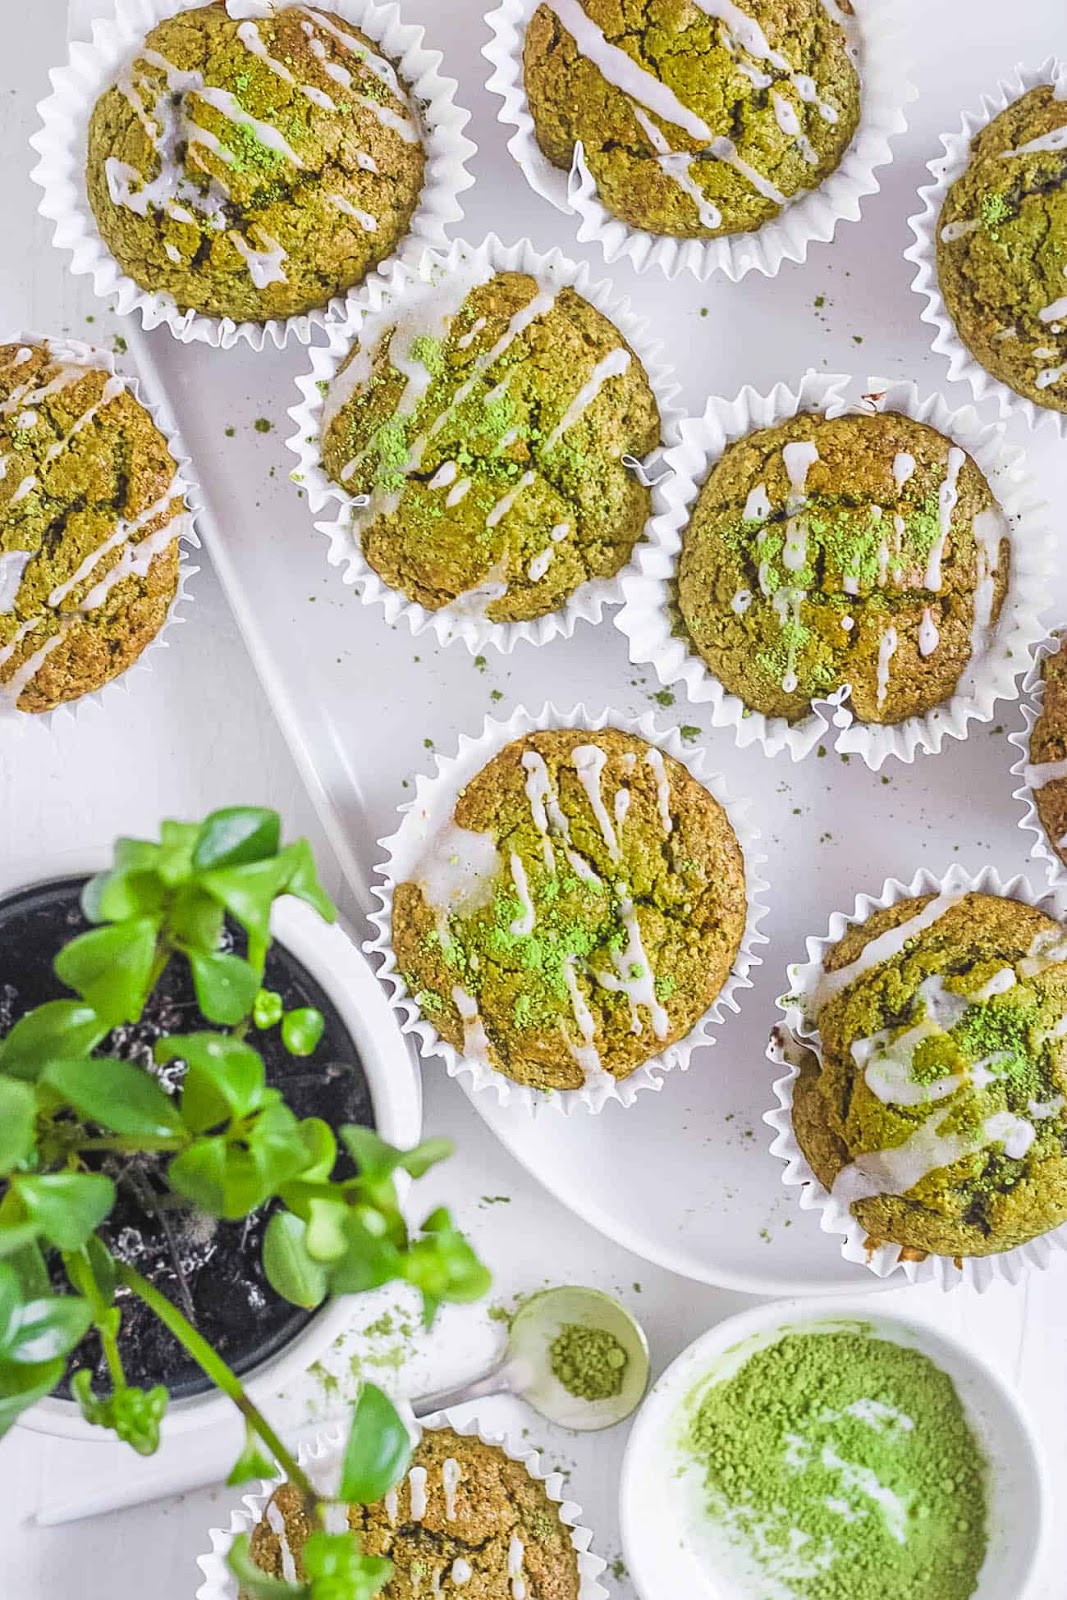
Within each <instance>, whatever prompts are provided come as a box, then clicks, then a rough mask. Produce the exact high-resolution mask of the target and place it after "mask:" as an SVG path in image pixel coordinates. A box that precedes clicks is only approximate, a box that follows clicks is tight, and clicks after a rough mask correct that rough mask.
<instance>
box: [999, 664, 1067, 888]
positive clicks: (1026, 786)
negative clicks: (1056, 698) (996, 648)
mask: <svg viewBox="0 0 1067 1600" xmlns="http://www.w3.org/2000/svg"><path fill="white" fill-rule="evenodd" d="M1059 648H1060V640H1059V638H1049V639H1046V640H1045V641H1044V643H1043V644H1041V645H1040V646H1039V647H1038V651H1037V656H1036V658H1035V660H1034V664H1033V666H1032V667H1031V668H1030V671H1029V672H1028V673H1027V674H1026V677H1025V678H1024V679H1023V696H1024V698H1023V700H1022V702H1021V710H1022V718H1023V722H1022V727H1021V728H1016V729H1015V730H1014V731H1013V732H1012V733H1009V734H1008V742H1009V744H1013V745H1014V746H1015V748H1016V750H1018V751H1019V759H1018V760H1017V761H1016V762H1015V763H1014V764H1013V766H1012V768H1011V775H1012V777H1013V778H1018V780H1019V787H1018V788H1017V789H1016V790H1014V791H1013V793H1012V799H1013V800H1018V801H1019V802H1020V803H1021V805H1022V807H1023V815H1022V817H1021V818H1020V819H1019V827H1020V828H1022V829H1023V831H1024V832H1025V833H1032V834H1033V836H1034V837H1033V839H1032V840H1027V844H1028V845H1029V849H1030V855H1031V856H1032V858H1033V859H1034V860H1035V861H1040V862H1041V864H1042V867H1043V869H1044V872H1045V876H1046V878H1047V879H1048V881H1049V885H1050V886H1051V887H1052V888H1053V889H1056V890H1060V891H1063V890H1067V867H1065V866H1064V864H1063V862H1062V861H1061V860H1060V858H1059V856H1058V855H1057V854H1056V852H1055V850H1054V849H1053V847H1052V843H1051V841H1050V839H1049V837H1048V834H1047V833H1046V832H1045V827H1044V824H1043V823H1042V821H1041V818H1040V816H1039V815H1038V811H1037V800H1036V798H1035V794H1034V785H1033V781H1032V779H1033V772H1032V767H1031V762H1030V738H1031V735H1032V734H1033V731H1034V724H1035V723H1036V722H1037V720H1038V718H1039V717H1040V715H1041V707H1042V705H1043V703H1044V699H1045V680H1044V678H1043V677H1042V675H1041V674H1042V668H1043V667H1044V664H1045V662H1046V661H1047V659H1048V658H1049V656H1054V655H1055V654H1056V652H1057V651H1058V650H1059Z"/></svg>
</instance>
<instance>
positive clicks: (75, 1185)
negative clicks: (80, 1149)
mask: <svg viewBox="0 0 1067 1600" xmlns="http://www.w3.org/2000/svg"><path fill="white" fill-rule="evenodd" d="M11 1181H12V1186H13V1187H14V1188H15V1189H16V1191H17V1193H18V1197H19V1199H20V1200H21V1201H22V1204H23V1206H24V1207H25V1208H26V1214H27V1216H28V1218H29V1220H30V1221H31V1222H33V1223H34V1224H35V1225H36V1227H37V1228H38V1230H39V1231H40V1232H41V1233H43V1234H44V1236H45V1238H46V1239H47V1240H48V1242H49V1244H54V1245H55V1246H56V1248H57V1249H58V1250H80V1249H81V1247H82V1245H83V1244H84V1243H85V1242H86V1240H87V1239H88V1237H89V1235H90V1234H91V1233H94V1232H95V1231H96V1229H97V1228H98V1227H99V1225H100V1223H101V1222H103V1220H104V1218H105V1217H106V1216H107V1215H108V1213H109V1212H110V1210H111V1208H112V1206H113V1205H114V1204H115V1185H114V1184H113V1183H112V1181H111V1179H110V1178H108V1177H106V1176H105V1174H104V1173H102V1172H44V1173H39V1174H35V1175H33V1176H32V1177H29V1176H25V1175H21V1174H20V1176H19V1177H17V1178H14V1179H12V1180H11Z"/></svg>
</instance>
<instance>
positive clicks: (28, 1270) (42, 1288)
mask: <svg viewBox="0 0 1067 1600" xmlns="http://www.w3.org/2000/svg"><path fill="white" fill-rule="evenodd" d="M5 1259H6V1264H7V1265H8V1266H9V1267H10V1268H11V1269H12V1271H13V1272H14V1273H15V1276H16V1277H17V1278H18V1281H19V1287H20V1289H21V1291H22V1298H23V1299H24V1300H40V1299H43V1298H44V1296H45V1295H46V1294H49V1293H50V1292H51V1288H52V1280H51V1278H50V1277H49V1276H48V1267H47V1265H46V1263H45V1259H44V1253H43V1252H42V1250H41V1247H40V1245H38V1244H37V1243H33V1244H28V1245H24V1246H23V1247H22V1249H21V1250H11V1251H8V1252H7V1253H6V1258H5Z"/></svg>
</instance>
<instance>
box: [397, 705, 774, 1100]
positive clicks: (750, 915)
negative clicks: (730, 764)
mask: <svg viewBox="0 0 1067 1600" xmlns="http://www.w3.org/2000/svg"><path fill="white" fill-rule="evenodd" d="M605 727H611V728H617V729H618V730H619V731H620V732H623V733H631V734H636V735H638V736H639V737H640V738H642V739H646V740H648V742H649V743H650V744H654V745H658V746H659V748H660V749H661V750H665V751H666V752H667V754H668V755H671V756H674V758H675V759H676V760H677V761H680V762H681V763H682V765H683V766H684V767H686V768H687V770H688V771H689V772H690V773H692V775H693V777H694V778H696V780H697V782H698V783H700V784H701V785H702V786H703V787H704V788H705V789H706V790H707V791H708V793H709V794H711V795H713V796H714V798H715V799H716V800H717V801H718V802H719V804H720V805H721V806H722V807H723V809H724V810H725V811H726V813H727V816H728V818H729V821H730V825H731V827H732V828H733V830H734V833H735V835H736V837H737V840H738V843H739V844H740V846H741V850H742V853H743V855H744V862H745V892H746V899H747V913H746V918H745V931H744V935H743V937H742V940H741V946H740V949H739V950H738V953H737V957H736V959H735V961H734V965H733V969H732V971H731V973H730V976H729V977H728V978H727V980H726V982H725V983H724V985H723V987H722V989H721V990H720V992H719V994H718V995H717V997H716V999H715V1001H714V1003H713V1004H712V1005H711V1006H710V1007H709V1008H708V1010H707V1011H706V1012H705V1013H704V1015H703V1016H702V1017H701V1018H700V1019H699V1021H698V1022H697V1023H696V1024H695V1026H694V1027H693V1029H692V1030H691V1032H690V1033H688V1034H687V1035H686V1036H685V1038H684V1039H680V1040H679V1041H678V1042H677V1044H673V1045H671V1046H669V1047H668V1048H667V1049H666V1050H663V1051H661V1052H660V1053H659V1054H658V1055H656V1056H654V1057H653V1058H652V1059H651V1060H649V1061H646V1062H645V1063H644V1064H643V1065H642V1066H640V1067H638V1068H637V1070H636V1071H635V1072H632V1073H631V1074H630V1076H629V1077H628V1078H623V1079H621V1080H620V1079H612V1080H611V1081H610V1082H603V1083H600V1084H599V1085H596V1086H592V1085H588V1084H587V1085H585V1086H584V1087H582V1088H581V1089H563V1090H556V1091H553V1092H545V1091H542V1090H538V1089H532V1088H530V1087H529V1086H528V1085H526V1084H520V1083H514V1082H512V1080H511V1079H510V1078H507V1077H505V1075H504V1074H503V1073H502V1072H498V1071H496V1070H495V1069H494V1068H493V1067H491V1066H489V1065H488V1064H487V1063H485V1062H482V1061H477V1060H472V1059H470V1058H469V1057H467V1056H464V1055H461V1054H460V1052H459V1051H458V1050H456V1049H454V1047H453V1046H452V1045H450V1044H449V1043H448V1041H447V1040H445V1039H442V1038H441V1036H440V1034H439V1033H438V1032H437V1029H436V1028H435V1027H434V1026H433V1025H432V1023H430V1022H427V1021H426V1019H425V1018H424V1017H423V1015H422V1013H421V1012H420V1010H419V1008H418V1006H417V1005H416V1004H415V1001H414V998H413V997H412V995H411V994H410V993H409V991H408V988H407V985H406V984H405V982H404V979H403V977H402V976H401V974H400V971H399V969H398V967H397V963H396V957H395V955H394V953H393V948H392V942H391V933H392V915H393V896H394V894H395V891H396V886H397V884H398V883H403V882H405V881H406V880H407V879H409V878H410V876H411V874H412V872H413V871H414V870H415V869H416V866H417V864H418V862H419V861H420V860H421V858H422V856H423V854H424V852H425V850H426V848H427V846H428V845H429V844H430V842H431V841H432V840H433V838H434V837H435V835H436V834H437V833H438V832H439V830H440V829H441V828H442V827H444V826H445V825H446V824H447V823H448V822H449V821H450V819H451V817H452V813H453V809H454V807H455V802H456V797H457V795H458V794H459V792H460V790H461V789H462V788H463V787H464V785H465V784H466V783H468V782H469V781H470V780H471V779H472V778H473V777H474V776H475V775H476V774H477V773H479V772H480V771H481V770H482V768H483V767H484V766H485V765H486V764H487V763H488V762H489V761H490V760H491V759H492V758H493V756H495V755H496V754H497V752H498V751H500V750H502V749H503V748H504V746H505V745H507V744H510V743H511V742H512V740H514V739H520V738H522V737H523V736H524V735H525V734H528V733H534V732H538V731H543V730H545V729H548V728H581V729H584V730H587V731H588V732H590V733H593V732H597V731H598V730H599V729H601V728H605ZM434 762H435V765H436V769H437V770H436V771H435V772H434V773H433V774H432V775H431V776H427V775H425V774H419V775H417V776H416V779H415V797H414V799H413V800H409V801H408V802H407V803H406V804H405V805H403V806H401V807H400V813H401V817H402V821H401V824H400V827H399V828H398V829H397V831H396V833H394V834H392V835H391V836H390V837H389V838H387V839H382V840H381V841H380V843H381V846H382V849H383V850H385V852H386V858H385V861H384V862H383V864H382V865H381V866H380V867H379V869H378V871H379V875H380V876H381V878H382V879H384V882H381V883H376V884H375V885H374V893H375V895H376V896H377V898H378V900H379V901H380V902H381V909H380V910H378V911H375V912H372V913H371V918H370V920H371V922H372V923H373V924H374V926H375V928H376V929H377V934H376V936H375V938H373V939H371V940H370V941H369V942H368V943H367V945H366V946H365V949H366V951H367V953H368V954H373V955H376V956H377V957H378V976H379V978H381V979H382V981H383V983H384V984H385V986H386V988H387V990H388V993H389V999H390V1003H391V1004H392V1006H393V1009H394V1010H395V1011H396V1013H397V1016H398V1017H399V1019H400V1025H401V1027H402V1029H403V1030H404V1032H405V1033H411V1034H414V1035H415V1037H416V1038H417V1039H418V1041H419V1048H420V1050H421V1052H422V1053H423V1054H424V1055H435V1056H439V1057H440V1058H441V1059H442V1060H443V1061H444V1063H445V1068H446V1071H447V1072H448V1075H449V1077H450V1078H456V1077H460V1076H463V1077H466V1078H467V1080H468V1084H467V1085H465V1087H469V1088H470V1089H471V1090H479V1091H480V1090H487V1089H488V1090H492V1091H494V1092H495V1093H496V1095H497V1098H498V1100H499V1102H500V1104H501V1105H517V1106H520V1107H521V1108H522V1109H523V1110H524V1111H527V1112H529V1113H531V1114H534V1113H537V1112H540V1111H541V1110H543V1109H545V1108H554V1109H555V1110H556V1111H559V1112H562V1113H564V1115H570V1114H571V1113H572V1112H574V1111H575V1110H576V1109H577V1108H579V1107H580V1108H581V1109H582V1110H583V1111H585V1112H594V1113H595V1112H599V1111H602V1110H603V1108H604V1106H605V1105H607V1104H608V1103H610V1102H612V1101H615V1102H617V1103H618V1104H619V1105H622V1106H631V1105H633V1103H634V1101H635V1100H636V1099H637V1096H638V1095H639V1094H640V1093H641V1091H642V1090H647V1089H657V1090H658V1089H661V1088H662V1087H663V1077H664V1074H665V1073H667V1072H669V1071H671V1070H672V1069H673V1068H675V1067H677V1068H678V1069H680V1070H681V1071H684V1070H685V1069H686V1068H687V1067H688V1065H689V1062H690V1059H691V1057H692V1054H693V1051H694V1050H696V1049H697V1048H698V1047H699V1046H701V1045H708V1044H713V1043H714V1042H715V1029H716V1027H717V1026H718V1025H719V1024H720V1023H721V1022H722V1021H723V1020H724V1013H725V1012H726V1011H728V1010H729V1011H734V1012H736V1011H740V1009H741V1007H740V1002H739V1000H738V995H739V993H740V992H741V991H742V990H743V989H749V988H751V987H752V979H751V977H750V975H749V974H750V973H751V971H752V969H753V968H754V967H758V966H760V965H761V964H762V958H761V957H760V956H758V955H757V954H756V948H757V947H758V946H759V945H761V944H766V942H767V939H766V936H765V935H764V934H762V933H760V932H759V923H760V921H761V920H762V918H763V917H765V916H766V914H767V907H766V906H765V905H764V903H763V900H762V896H763V895H764V894H766V892H767V887H768V886H767V884H766V882H765V881H764V879H763V878H762V876H761V875H760V870H759V869H760V868H761V867H762V866H763V864H764V862H765V860H766V858H765V856H764V855H763V854H762V853H761V852H760V851H759V848H758V842H759V834H758V832H757V830H756V829H755V828H754V827H753V825H752V824H751V822H750V821H749V819H748V810H749V807H748V804H747V802H744V801H742V802H738V801H736V800H734V799H733V798H732V797H731V796H730V795H729V794H728V792H727V789H726V785H725V783H724V782H723V780H722V778H720V777H719V776H718V775H717V774H712V773H709V772H708V771H707V767H706V762H705V758H704V754H703V752H702V751H700V750H690V749H687V748H685V747H684V746H683V744H682V740H681V736H680V734H679V733H678V730H677V729H676V728H670V729H667V730H664V729H661V728H659V727H658V726H657V724H656V719H655V718H654V717H653V716H652V715H651V714H648V715H646V716H643V717H640V718H636V719H634V718H628V717H620V716H616V715H615V713H614V712H603V713H601V714H600V715H599V716H595V717H594V716H590V715H589V714H588V713H587V712H586V710H585V708H584V707H583V706H578V707H576V708H575V709H574V710H573V711H571V712H559V711H557V710H556V708H555V707H554V706H552V705H547V704H546V705H545V706H544V707H543V709H542V710H541V711H540V713H539V714H538V715H537V716H534V715H532V714H531V713H530V712H528V711H525V710H523V709H521V708H520V709H518V710H517V711H515V712H514V713H513V714H512V716H510V717H509V718H508V719H507V721H506V722H504V721H497V720H494V719H493V718H492V717H487V718H486V719H485V726H484V727H483V729H482V732H481V733H480V734H478V735H477V736H476V737H472V736H470V735H468V734H461V735H460V740H459V748H458V750H457V752H456V754H455V755H454V756H440V755H435V756H434Z"/></svg>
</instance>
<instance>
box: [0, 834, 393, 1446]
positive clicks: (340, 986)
mask: <svg viewBox="0 0 1067 1600" xmlns="http://www.w3.org/2000/svg"><path fill="white" fill-rule="evenodd" d="M109 859H110V858H109V855H108V854H107V853H106V852H104V851H102V850H85V851H79V852H74V851H69V850H68V851H62V852H57V853H56V854H55V855H51V856H47V857H38V858H34V859H31V860H22V861H12V862H0V897H3V896H7V895H9V894H13V893H14V892H15V891H17V890H19V889H26V888H31V887H32V886H33V885H34V884H39V883H48V882H51V881H53V880H55V879H57V878H75V877H84V876H86V875H87V874H91V873H94V872H99V871H101V870H102V868H104V867H105V866H107V865H108V862H109ZM271 932H272V934H273V935H274V937H275V939H276V940H277V942H278V943H279V944H281V945H284V946H285V948H286V949H287V950H288V951H289V952H290V953H291V954H292V955H294V956H295V957H296V958H297V960H298V961H300V962H301V963H302V964H303V965H304V966H305V967H306V968H307V969H308V971H309V972H310V973H311V975H312V977H314V978H315V979H316V981H317V982H318V983H319V984H321V986H322V988H323V989H324V990H325V991H326V994H327V995H328V996H329V998H330V1000H331V1001H332V1002H333V1004H334V1005H335V1006H336V1007H337V1011H338V1013H339V1015H340V1018H341V1021H342V1022H343V1023H344V1026H345V1028H346V1029H347V1031H348V1033H349V1034H350V1035H351V1038H352V1042H353V1044H354V1045H355V1047H356V1051H357V1053H358V1055H359V1059H360V1065H361V1066H362V1068H363V1071H364V1072H365V1074H366V1078H367V1085H368V1088H369V1089H370V1095H371V1101H372V1104H373V1106H374V1119H375V1123H376V1125H377V1130H378V1132H379V1133H380V1134H381V1136H382V1138H383V1139H386V1140H388V1141H389V1143H390V1144H396V1145H401V1146H409V1145H414V1144H417V1143H418V1141H419V1138H420V1136H421V1131H422V1083H421V1080H420V1078H419V1072H418V1068H417V1066H416V1065H415V1062H414V1059H413V1057H412V1055H411V1053H410V1051H409V1049H408V1046H407V1043H406V1042H405V1040H404V1037H403V1035H402V1033H401V1031H400V1026H399V1023H398V1021H397V1019H396V1018H395V1016H394V1015H393V1013H392V1011H391V1009H390V1007H389V1003H388V1001H387V1000H386V998H385V996H384V994H383V992H382V990H381V988H380V987H379V985H378V983H377V981H376V979H375V977H374V975H373V973H372V972H371V970H370V968H369V966H368V965H367V963H366V961H365V959H364V957H363V956H362V955H361V954H360V951H359V948H358V946H357V944H356V942H355V940H354V939H353V938H352V936H351V935H350V933H349V932H348V931H347V930H346V929H345V927H344V925H343V924H342V923H340V922H337V923H332V924H331V923H326V922H323V921H322V919H321V917H319V915H318V914H317V913H316V912H315V911H313V910H312V908H311V907H310V906H309V905H306V904H305V903H304V901H302V900H297V899H295V898H294V897H293V896H291V895H287V896H285V897H284V898H283V899H281V900H277V901H275V904H274V909H273V912H272V915H271ZM349 1317H350V1312H349V1308H348V1303H347V1300H346V1298H344V1297H342V1298H340V1299H338V1300H333V1301H329V1302H327V1304H326V1305H325V1306H324V1307H323V1309H322V1310H321V1311H320V1312H318V1313H317V1314H316V1315H315V1316H314V1317H313V1318H312V1319H311V1321H310V1322H309V1323H308V1324H307V1326H306V1327H304V1328H303V1329H301V1331H300V1332H299V1333H298V1334H297V1335H296V1336H295V1338H293V1339H292V1340H291V1341H290V1343H289V1344H287V1345H286V1346H285V1347H284V1348H283V1349H281V1350H278V1351H276V1352H275V1354H274V1355H272V1356H270V1357H268V1359H267V1360H265V1361H264V1362H263V1363H262V1364H261V1365H260V1366H258V1367H254V1368H253V1369H252V1370H251V1372H249V1373H248V1374H246V1375H245V1377H244V1379H243V1381H244V1384H245V1388H246V1389H247V1390H248V1393H249V1394H250V1395H251V1396H252V1399H253V1400H255V1401H256V1402H257V1403H259V1402H261V1401H263V1400H265V1399H269V1397H270V1396H271V1395H273V1394H276V1393H278V1391H279V1390H281V1389H283V1388H285V1387H286V1386H287V1385H288V1384H290V1383H291V1382H292V1381H293V1380H294V1379H295V1378H298V1377H299V1376H300V1374H301V1373H303V1372H304V1371H306V1369H307V1368H308V1367H309V1366H310V1365H311V1364H312V1362H314V1361H316V1360H318V1359H319V1358H320V1357H321V1356H323V1355H324V1354H325V1353H326V1351H327V1350H328V1349H329V1348H330V1346H331V1345H332V1344H333V1343H334V1341H335V1340H336V1339H337V1338H338V1337H339V1336H340V1335H341V1334H342V1333H343V1332H344V1330H345V1328H346V1327H347V1326H348V1322H349ZM232 1415H233V1404H232V1402H231V1401H229V1400H227V1399H226V1398H225V1396H224V1395H220V1394H217V1393H215V1392H214V1391H209V1392H208V1393H206V1394H203V1395H191V1396H188V1397H186V1398H184V1399H180V1400H173V1401H172V1402H171V1403H170V1405H169V1406H168V1407H167V1416H166V1421H165V1423H164V1437H171V1436H173V1435H175V1434H178V1433H190V1432H192V1431H193V1430H194V1429H198V1428H210V1427H213V1426H214V1425H215V1424H216V1423H219V1422H222V1421H225V1420H226V1419H227V1418H229V1417H232ZM19 1423H20V1425H21V1426H22V1427H24V1428H30V1429H32V1430H33V1431H34V1432H37V1433H51V1434H58V1435H60V1436H61V1437H63V1438H67V1439H81V1440H90V1441H94V1442H97V1443H100V1442H107V1441H108V1440H110V1439H111V1434H110V1433H109V1432H107V1430H106V1429H104V1428H98V1427H94V1426H92V1425H91V1424H90V1423H88V1422H86V1421H85V1419H84V1418H83V1416H82V1414H81V1411H80V1410H79V1408H78V1406H77V1405H76V1404H75V1403H74V1402H73V1401H71V1400H57V1399H54V1398H49V1399H47V1400H40V1401H38V1403H37V1404H36V1405H35V1406H33V1407H31V1409H30V1410H29V1411H27V1412H25V1413H24V1414H23V1415H22V1416H21V1417H20V1418H19Z"/></svg>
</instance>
